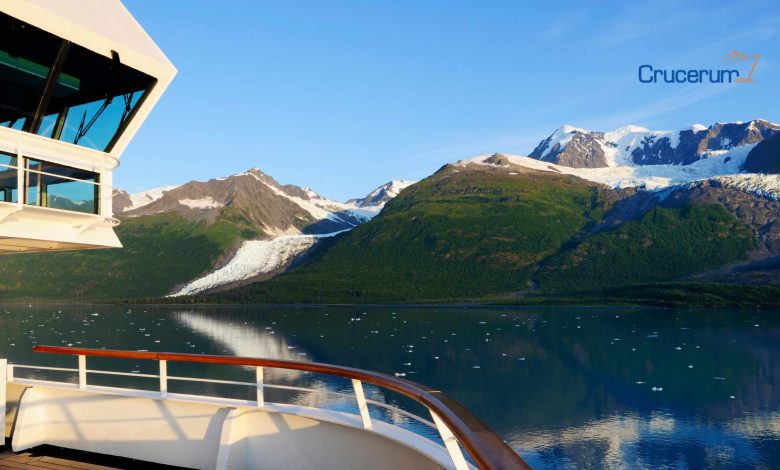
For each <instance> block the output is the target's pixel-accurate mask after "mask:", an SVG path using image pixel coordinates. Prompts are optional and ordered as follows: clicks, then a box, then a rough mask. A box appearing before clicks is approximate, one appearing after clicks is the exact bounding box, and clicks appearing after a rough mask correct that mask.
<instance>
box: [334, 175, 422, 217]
mask: <svg viewBox="0 0 780 470" xmlns="http://www.w3.org/2000/svg"><path fill="white" fill-rule="evenodd" d="M416 182H417V181H414V180H392V181H390V182H387V183H385V184H383V185H382V186H380V187H378V188H376V189H375V190H373V191H371V192H370V193H368V195H366V197H364V198H360V199H350V200H349V201H347V205H348V206H351V207H359V208H361V209H363V210H372V211H376V212H378V211H379V210H381V209H382V208H383V207H384V206H385V204H386V203H387V202H388V201H390V200H391V199H393V198H394V197H396V196H398V195H399V194H400V193H401V191H403V190H404V189H405V188H408V187H409V186H411V185H413V184H414V183H416Z"/></svg>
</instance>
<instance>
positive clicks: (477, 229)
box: [193, 166, 757, 302]
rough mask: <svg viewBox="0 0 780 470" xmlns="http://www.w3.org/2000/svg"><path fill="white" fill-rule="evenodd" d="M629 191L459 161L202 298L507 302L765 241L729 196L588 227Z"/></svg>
mask: <svg viewBox="0 0 780 470" xmlns="http://www.w3.org/2000/svg"><path fill="white" fill-rule="evenodd" d="M510 170H511V168H510ZM625 196H626V195H625V194H621V193H620V192H617V191H614V190H610V189H607V188H604V187H599V186H596V185H592V184H588V183H586V182H584V181H583V180H579V179H577V178H573V177H569V176H563V175H556V174H551V173H541V172H527V171H526V172H522V171H521V172H516V171H508V170H507V169H506V168H499V167H485V166H481V167H476V166H469V167H467V168H466V167H463V166H449V167H445V168H443V169H442V170H440V171H439V172H437V173H436V174H434V175H433V176H431V177H430V178H428V179H426V180H423V181H422V182H420V183H418V184H416V185H414V186H412V187H410V188H408V189H407V190H405V191H404V192H403V193H402V194H401V195H399V196H398V197H397V198H396V199H394V200H393V201H391V202H390V203H389V204H388V206H387V207H386V208H385V210H384V211H383V212H382V213H381V214H380V215H379V216H378V217H376V218H375V219H374V220H372V221H370V222H368V223H366V224H364V225H362V226H360V227H358V228H356V229H354V230H353V231H352V232H350V233H347V234H344V235H342V236H340V237H338V238H336V239H334V240H331V241H329V242H327V243H325V244H322V245H321V246H320V247H319V248H318V249H317V250H316V252H315V253H314V254H313V255H312V256H311V257H310V258H309V259H307V260H306V261H305V262H304V263H302V264H301V265H300V266H298V267H297V268H295V269H293V270H292V271H290V272H288V273H286V274H284V275H282V276H279V277H277V278H274V279H272V280H269V281H265V282H261V283H258V284H255V285H252V286H248V287H243V288H239V289H236V290H233V291H229V292H226V293H221V294H218V295H212V296H203V297H199V298H195V299H193V300H209V301H211V300H218V301H263V302H265V301H270V302H387V301H402V302H404V301H405V302H424V301H440V300H447V301H460V300H485V299H494V300H495V299H499V300H500V299H504V300H508V299H516V298H521V297H525V296H528V295H534V294H536V293H548V294H549V293H554V292H557V293H568V292H570V291H581V290H588V289H593V288H594V287H599V288H603V287H612V286H617V285H623V284H631V283H637V282H653V281H663V280H672V279H678V278H679V277H681V276H683V275H685V274H690V273H695V272H699V271H701V270H703V269H705V268H709V267H715V266H721V265H723V264H726V263H730V262H733V261H735V260H739V259H742V258H744V257H745V256H746V255H747V253H748V251H749V250H750V249H751V248H753V247H755V246H756V243H757V242H756V238H755V236H754V235H753V233H752V232H751V230H750V229H749V228H748V227H746V226H745V225H743V224H741V223H740V222H738V221H737V220H736V219H735V218H734V217H733V216H732V215H731V214H729V213H728V212H727V211H726V210H725V209H724V208H723V207H722V206H718V205H698V206H691V205H689V206H686V207H684V208H681V209H661V208H656V209H653V210H651V211H650V212H649V213H647V214H645V215H644V216H643V217H641V219H640V220H635V221H628V222H625V223H623V224H621V225H618V226H617V227H616V228H611V229H609V230H602V231H600V232H598V233H595V234H589V233H590V232H591V231H593V230H592V229H593V228H594V226H596V224H598V223H599V222H602V221H603V220H604V218H605V214H607V213H609V211H610V210H611V209H612V208H613V205H614V202H615V201H616V200H618V199H620V198H621V197H625Z"/></svg>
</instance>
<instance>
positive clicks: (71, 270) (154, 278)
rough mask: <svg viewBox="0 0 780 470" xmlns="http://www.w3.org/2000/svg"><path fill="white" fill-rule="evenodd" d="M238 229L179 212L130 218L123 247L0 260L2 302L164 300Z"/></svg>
mask: <svg viewBox="0 0 780 470" xmlns="http://www.w3.org/2000/svg"><path fill="white" fill-rule="evenodd" d="M240 231H241V229H240V228H239V227H238V226H236V225H234V224H231V223H228V222H220V221H218V222H216V223H214V224H211V225H208V224H207V223H206V222H188V221H186V220H184V219H183V218H182V217H181V216H180V215H177V214H156V215H149V216H143V217H137V218H126V219H124V220H123V221H122V224H121V225H120V226H119V227H117V235H118V236H119V239H120V240H121V241H122V243H123V244H124V248H122V249H110V250H95V251H80V252H69V253H41V254H20V255H8V256H4V257H2V258H0V301H21V300H24V301H41V300H44V301H52V300H64V301H84V300H125V299H133V298H141V297H146V298H148V297H156V296H163V295H165V294H167V293H168V292H169V291H170V289H171V288H172V287H173V286H175V285H177V284H180V283H184V282H187V281H189V280H191V279H193V278H194V277H196V276H197V275H199V274H200V273H202V272H204V271H206V270H208V269H209V268H210V267H211V265H212V263H213V262H214V261H215V260H216V259H217V258H218V257H219V256H220V255H221V254H222V253H223V252H224V251H225V250H226V249H227V248H230V247H231V246H233V244H234V243H235V242H236V241H237V240H238V239H239V235H240Z"/></svg>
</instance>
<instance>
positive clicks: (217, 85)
mask: <svg viewBox="0 0 780 470" xmlns="http://www.w3.org/2000/svg"><path fill="white" fill-rule="evenodd" d="M124 3H125V5H126V6H127V7H128V9H129V10H130V11H131V12H132V13H133V15H135V17H136V18H137V19H138V21H139V22H140V23H141V25H142V26H144V28H146V30H147V31H148V32H149V34H150V35H151V36H152V37H153V38H154V40H155V41H156V42H157V44H158V45H159V46H160V48H161V49H162V50H163V51H164V52H165V53H166V54H167V55H168V57H169V58H170V59H171V61H172V62H173V63H174V64H175V65H176V67H177V68H178V69H179V75H178V76H177V77H176V79H175V80H174V82H173V83H172V84H171V86H170V88H169V89H168V92H167V94H166V95H165V96H164V97H163V99H162V100H161V101H160V103H159V104H158V106H157V108H155V110H154V111H153V112H152V115H151V116H150V117H149V119H148V120H147V121H146V123H145V124H144V126H143V127H142V128H141V130H140V131H139V133H138V134H137V135H136V138H135V139H134V141H133V142H132V143H131V144H130V146H129V147H128V149H127V150H126V152H125V153H124V155H123V157H122V166H121V167H120V169H119V170H117V172H116V175H115V186H117V187H122V188H126V189H128V190H130V191H131V192H135V191H139V190H143V189H148V188H152V187H158V186H163V185H167V184H179V183H183V182H186V181H189V180H193V179H198V180H207V179H209V178H213V177H217V176H223V175H228V174H232V173H237V172H241V171H244V170H246V169H248V168H250V167H253V166H257V167H259V168H260V169H262V170H263V171H264V172H266V173H268V174H270V175H271V176H273V177H275V178H276V179H277V180H279V181H280V182H282V183H291V184H297V185H299V186H308V187H311V188H313V189H314V190H315V191H317V192H319V193H321V194H323V195H325V196H328V197H331V198H334V199H340V200H344V199H347V198H350V197H355V196H361V195H364V194H365V193H367V192H368V191H370V190H371V189H373V188H374V187H376V186H378V185H379V184H382V183H384V182H386V181H388V180H390V179H418V178H422V177H425V176H427V175H429V174H430V173H432V172H433V171H435V170H436V169H438V168H439V167H440V166H441V165H443V164H445V163H448V162H453V161H456V160H458V159H461V158H467V157H471V156H475V155H478V154H482V153H488V152H506V153H515V154H521V155H524V154H528V153H530V151H531V150H532V149H533V147H534V146H535V145H536V144H537V143H538V142H539V141H540V140H542V139H543V138H545V137H546V136H548V135H549V134H551V133H552V132H553V131H554V130H555V129H556V128H557V127H559V126H561V125H562V124H566V123H568V124H573V125H575V126H578V127H585V128H589V129H595V130H610V129H613V128H616V127H620V126H622V125H625V124H628V123H632V124H637V125H641V126H644V127H648V128H651V129H678V128H683V127H687V126H690V125H691V124H694V123H702V124H706V125H709V124H712V123H714V122H726V121H737V120H742V121H747V120H750V119H753V118H765V119H769V120H770V121H774V122H780V86H778V84H780V70H779V69H778V67H779V66H780V65H778V64H780V57H779V55H778V53H779V52H780V36H779V34H778V33H780V31H778V30H779V29H780V11H778V10H777V8H775V5H773V4H772V2H771V1H758V2H751V1H740V2H734V1H729V2H714V1H707V2H677V1H670V2H652V3H647V4H643V3H639V2H614V3H610V2H594V4H593V5H585V4H583V3H582V2H570V3H569V2H539V3H538V4H536V5H532V4H530V3H526V2H515V1H507V2H498V1H496V2H466V1H440V2H435V1H431V2H419V1H403V0H401V1H398V0H394V1H385V2H380V1H352V2H349V1H346V2H341V1H327V2H325V1H322V2H320V1H306V2H298V1H293V0H284V1H273V2H266V1H257V0H246V1H241V0H231V1H225V2H216V1H213V0H188V1H184V0H175V1H174V0H170V1H153V0H124ZM733 49H738V50H741V51H745V52H746V53H748V54H753V53H760V54H761V59H760V61H759V64H758V67H757V69H756V72H755V74H754V81H755V82H754V83H752V84H731V85H702V84H696V85H694V84H641V83H639V81H638V78H637V69H638V67H639V66H640V65H642V64H651V65H653V66H654V67H656V68H675V69H677V68H684V69H690V68H696V69H700V68H707V69H710V68H716V69H717V68H723V67H725V66H724V65H723V64H722V58H723V56H724V55H725V54H726V53H728V52H730V51H731V50H733Z"/></svg>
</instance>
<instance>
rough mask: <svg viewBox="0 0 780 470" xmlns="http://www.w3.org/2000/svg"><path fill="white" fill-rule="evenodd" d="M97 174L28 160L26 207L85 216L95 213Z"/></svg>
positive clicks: (97, 196) (98, 193) (97, 186)
mask: <svg viewBox="0 0 780 470" xmlns="http://www.w3.org/2000/svg"><path fill="white" fill-rule="evenodd" d="M98 182H99V180H98V174H96V173H93V172H91V171H86V170H80V169H78V168H71V167H67V166H62V165H55V164H53V163H48V162H42V161H38V160H27V161H26V170H25V186H26V187H27V201H26V202H27V204H30V205H33V206H41V207H52V208H55V209H64V210H69V211H76V212H85V213H88V214H97V213H98V200H99V198H100V186H99V185H98V184H97V183H98Z"/></svg>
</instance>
